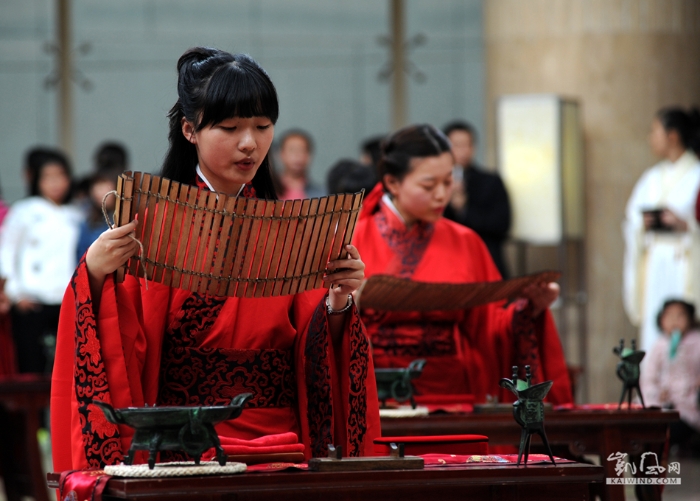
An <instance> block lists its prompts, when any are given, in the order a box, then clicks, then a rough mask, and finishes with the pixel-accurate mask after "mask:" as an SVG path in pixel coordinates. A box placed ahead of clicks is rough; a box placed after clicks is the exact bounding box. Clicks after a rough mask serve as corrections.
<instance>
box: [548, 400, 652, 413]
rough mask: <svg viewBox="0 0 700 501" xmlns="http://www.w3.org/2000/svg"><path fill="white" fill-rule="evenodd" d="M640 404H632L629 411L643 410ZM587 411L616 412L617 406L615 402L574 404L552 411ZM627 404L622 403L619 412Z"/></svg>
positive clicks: (556, 407)
mask: <svg viewBox="0 0 700 501" xmlns="http://www.w3.org/2000/svg"><path fill="white" fill-rule="evenodd" d="M643 408H644V407H642V404H632V406H631V407H629V409H631V410H635V409H643ZM579 409H581V410H587V411H616V410H617V409H618V404H616V403H615V402H610V403H607V404H581V405H574V404H564V405H555V406H554V410H555V411H575V410H579ZM627 409H628V407H627V402H623V403H622V406H620V410H627Z"/></svg>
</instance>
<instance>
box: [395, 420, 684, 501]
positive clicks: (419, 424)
mask: <svg viewBox="0 0 700 501" xmlns="http://www.w3.org/2000/svg"><path fill="white" fill-rule="evenodd" d="M678 419H679V417H678V412H676V411H665V410H644V409H639V410H636V409H633V410H631V411H628V410H622V411H617V410H585V409H576V410H565V411H551V412H548V413H547V414H546V417H545V431H546V433H547V438H548V440H549V442H550V444H551V445H552V446H565V447H566V448H568V452H569V453H570V457H572V458H573V457H581V456H582V455H584V454H592V455H598V456H599V457H600V460H601V464H602V465H603V467H604V468H605V476H606V477H608V478H616V477H617V476H618V475H617V474H616V473H615V465H616V462H615V461H608V459H607V458H608V457H609V456H610V454H613V453H616V452H623V453H625V452H626V453H627V454H629V455H630V456H631V457H633V456H638V455H639V454H641V453H643V452H655V453H656V454H657V455H658V458H659V461H661V460H662V458H663V459H665V458H666V452H667V451H666V447H665V445H666V438H667V433H668V427H669V424H670V423H672V422H674V421H677V420H678ZM466 433H478V434H482V435H486V436H488V437H489V444H490V445H516V446H517V445H518V444H519V441H520V427H519V426H518V425H517V424H516V423H515V421H514V420H513V416H512V414H511V413H498V414H433V415H430V416H427V417H414V418H400V419H388V418H383V419H382V435H383V436H406V435H451V434H466ZM532 442H533V447H534V446H535V445H536V444H539V443H540V442H539V438H538V437H535V438H534V439H533V440H532ZM557 453H559V454H561V452H555V454H557ZM637 466H639V462H638V461H637ZM601 495H602V496H603V499H607V500H624V499H625V497H624V496H625V494H624V487H623V486H620V485H606V486H605V488H604V491H603V492H602V493H601Z"/></svg>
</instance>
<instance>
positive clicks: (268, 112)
mask: <svg viewBox="0 0 700 501" xmlns="http://www.w3.org/2000/svg"><path fill="white" fill-rule="evenodd" d="M177 71H178V80H177V95H178V100H177V102H176V103H175V105H174V106H173V107H172V109H171V110H170V112H169V113H168V117H169V119H170V133H169V136H168V139H169V141H170V148H169V149H168V153H167V154H166V156H165V161H164V162H163V169H162V171H161V175H162V176H163V177H167V178H169V179H173V180H175V181H179V182H181V183H186V184H192V183H193V182H194V178H195V167H196V165H197V149H196V147H195V145H193V144H192V143H190V142H189V141H188V140H187V138H185V136H184V135H183V134H182V118H183V117H185V118H186V119H187V120H188V121H189V122H191V123H192V124H194V127H195V130H196V131H199V130H202V129H203V128H204V127H206V126H208V125H216V124H218V123H221V122H223V121H224V120H226V119H228V118H232V117H241V118H250V117H266V118H269V119H270V121H272V123H273V124H274V123H276V122H277V117H278V116H279V104H278V102H277V91H276V90H275V86H274V85H273V84H272V81H271V80H270V77H269V76H268V75H267V73H266V72H265V70H263V69H262V68H261V67H260V65H258V63H256V62H255V61H254V60H253V58H251V57H250V56H248V55H245V54H229V53H228V52H225V51H222V50H219V49H212V48H208V47H194V48H192V49H189V50H187V51H186V52H185V53H184V54H183V55H182V56H180V59H179V60H178V62H177ZM268 155H269V153H268ZM270 169H271V167H270V162H269V160H268V157H267V156H266V157H265V159H264V160H263V162H262V164H261V165H260V167H259V168H258V171H257V172H256V173H255V177H253V187H254V188H255V192H256V195H257V196H258V197H260V198H268V199H276V198H277V193H276V192H275V188H274V183H273V180H272V173H271V170H270Z"/></svg>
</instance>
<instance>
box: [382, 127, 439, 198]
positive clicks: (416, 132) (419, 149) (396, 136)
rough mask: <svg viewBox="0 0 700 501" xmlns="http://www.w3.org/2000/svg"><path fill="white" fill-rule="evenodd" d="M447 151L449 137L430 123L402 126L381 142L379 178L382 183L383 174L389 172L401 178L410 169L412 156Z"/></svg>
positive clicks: (427, 155)
mask: <svg viewBox="0 0 700 501" xmlns="http://www.w3.org/2000/svg"><path fill="white" fill-rule="evenodd" d="M449 151H451V150H450V141H449V139H447V136H445V134H443V133H442V132H441V131H440V130H439V129H437V128H435V127H433V126H432V125H429V124H422V125H411V126H409V127H404V128H403V129H399V130H398V131H396V132H394V133H393V134H392V135H390V136H389V137H388V138H386V139H385V140H384V142H383V143H382V156H381V159H380V160H379V165H378V169H379V179H380V180H382V183H384V175H386V174H390V175H392V176H394V177H395V178H397V179H398V180H402V179H403V178H404V176H406V174H408V173H409V172H410V170H411V159H412V158H425V157H434V156H439V155H442V154H443V153H445V152H449ZM385 189H386V186H385Z"/></svg>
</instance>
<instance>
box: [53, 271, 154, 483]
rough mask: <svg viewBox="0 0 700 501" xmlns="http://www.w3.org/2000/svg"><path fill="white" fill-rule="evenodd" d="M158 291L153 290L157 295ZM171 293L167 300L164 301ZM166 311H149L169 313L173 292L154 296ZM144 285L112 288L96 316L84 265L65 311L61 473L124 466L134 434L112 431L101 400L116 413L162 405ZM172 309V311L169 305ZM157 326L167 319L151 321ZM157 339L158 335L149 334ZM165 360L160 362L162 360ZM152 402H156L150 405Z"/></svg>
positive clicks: (57, 426)
mask: <svg viewBox="0 0 700 501" xmlns="http://www.w3.org/2000/svg"><path fill="white" fill-rule="evenodd" d="M156 285H157V284H153V283H151V284H150V287H154V286H156ZM163 292H166V296H163ZM154 297H156V298H157V299H158V300H157V301H156V303H158V304H150V306H149V310H151V309H152V310H153V311H158V312H165V311H167V289H164V288H162V287H161V288H160V293H158V291H154ZM141 300H142V298H141V294H140V284H139V282H138V281H137V280H136V279H134V278H133V277H130V276H127V277H126V279H125V281H124V283H123V284H119V285H116V284H115V283H114V280H113V279H112V278H111V277H108V278H107V280H106V281H105V285H104V288H103V291H102V297H101V300H100V310H99V315H98V316H96V315H95V312H94V310H93V308H92V297H91V294H90V287H89V283H88V276H87V268H86V266H85V261H84V259H83V260H81V262H80V264H79V265H78V268H77V269H76V272H75V274H74V276H73V279H72V280H71V283H70V285H69V286H68V288H67V290H66V294H65V295H64V299H63V303H62V305H61V316H60V320H59V328H58V336H57V342H56V357H55V362H54V371H53V378H52V387H51V428H52V434H51V435H52V440H53V444H52V445H53V451H54V469H55V470H56V471H64V470H68V469H84V468H101V467H102V466H104V465H105V464H115V463H117V462H119V461H121V460H122V458H123V451H125V450H127V449H128V447H129V444H130V441H131V432H130V429H129V428H127V427H122V426H120V427H117V426H115V425H113V424H111V423H109V422H108V421H107V420H106V418H105V417H104V414H103V413H102V411H101V410H99V408H98V407H97V406H96V405H94V403H93V401H94V400H99V401H103V402H107V403H110V404H111V405H113V406H114V407H129V406H143V405H144V403H145V401H148V402H151V403H152V402H155V391H157V377H156V378H155V379H153V375H152V374H148V373H144V371H143V368H144V364H145V362H146V359H147V358H149V357H151V356H153V355H152V354H150V353H149V352H148V350H147V346H149V345H150V346H160V344H161V343H159V342H157V340H156V342H155V343H149V342H148V339H147V338H148V337H149V336H152V335H153V334H152V333H154V332H155V333H158V332H160V334H155V335H156V336H162V332H163V330H162V328H159V327H156V328H155V329H154V330H152V331H149V329H148V326H147V325H145V324H144V321H143V314H142V311H143V306H142V303H141ZM163 301H165V304H162V303H163ZM151 316H152V317H153V320H151V322H156V323H158V320H157V319H161V320H160V321H164V318H165V315H163V316H162V317H161V316H159V315H151ZM149 332H150V333H149ZM158 356H160V354H159V353H158ZM149 396H152V398H150V399H148V400H144V399H145V398H148V397H149Z"/></svg>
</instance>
